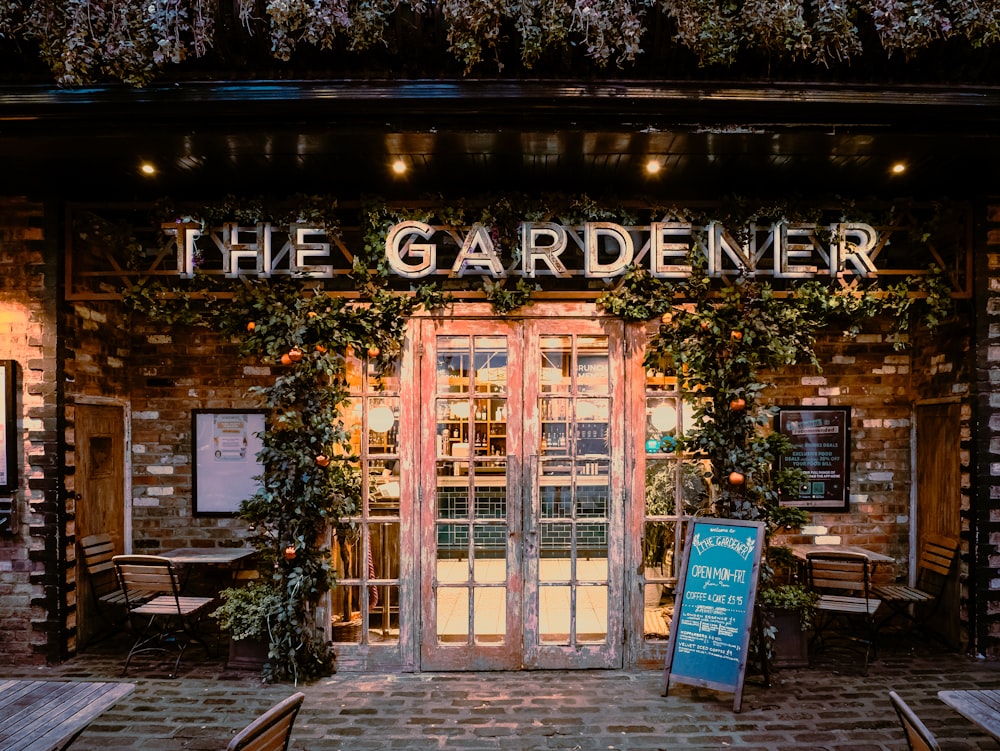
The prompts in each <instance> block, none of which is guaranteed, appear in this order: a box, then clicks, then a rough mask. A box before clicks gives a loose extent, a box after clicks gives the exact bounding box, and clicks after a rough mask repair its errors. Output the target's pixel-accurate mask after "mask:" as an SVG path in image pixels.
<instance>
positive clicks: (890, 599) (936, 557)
mask: <svg viewBox="0 0 1000 751" xmlns="http://www.w3.org/2000/svg"><path fill="white" fill-rule="evenodd" d="M957 553H958V540H955V539H954V538H951V537H944V536H943V535H928V536H927V537H925V538H924V539H923V547H922V549H921V552H920V559H919V561H918V562H917V582H916V586H914V587H910V586H907V585H905V584H887V585H884V586H879V587H876V588H875V589H874V593H875V596H876V597H878V598H879V599H880V600H882V602H884V603H885V605H886V608H887V609H888V610H889V613H888V615H886V616H885V617H884V618H882V619H881V621H879V624H878V625H879V628H880V629H881V628H883V627H884V626H886V625H887V624H888V623H889V622H890V621H893V620H895V619H896V618H898V617H903V618H906V619H908V620H909V621H910V623H911V624H912V625H913V626H921V625H922V624H923V622H924V621H926V619H927V618H929V617H930V616H931V614H933V613H934V611H935V610H937V607H938V605H940V603H941V595H942V594H943V592H944V589H945V586H946V585H947V583H948V576H949V574H950V573H951V567H952V565H953V564H954V561H955V558H956V556H957Z"/></svg>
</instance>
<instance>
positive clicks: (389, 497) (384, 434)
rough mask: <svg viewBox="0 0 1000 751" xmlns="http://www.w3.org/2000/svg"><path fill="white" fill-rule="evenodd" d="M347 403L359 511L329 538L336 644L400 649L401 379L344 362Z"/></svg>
mask: <svg viewBox="0 0 1000 751" xmlns="http://www.w3.org/2000/svg"><path fill="white" fill-rule="evenodd" d="M347 382H348V386H349V388H350V391H351V401H350V403H349V404H347V405H345V408H344V411H343V419H344V426H345V428H346V429H347V430H348V432H349V433H350V436H351V454H352V456H353V457H354V458H355V461H356V466H357V467H358V469H359V470H360V475H361V500H362V502H361V506H360V508H359V509H358V512H357V513H356V514H355V515H354V516H352V517H350V518H348V519H345V520H343V523H342V524H341V525H340V526H339V527H338V528H337V529H336V530H335V531H334V536H333V542H332V546H331V554H332V559H333V560H332V565H333V567H334V569H335V570H336V572H337V586H336V587H335V588H334V589H333V591H332V593H331V597H332V603H331V605H332V606H331V618H332V625H333V641H334V642H336V643H340V644H380V643H381V644H385V643H390V644H395V643H398V641H399V625H400V624H399V618H400V613H399V556H400V549H399V543H400V534H399V531H400V515H399V496H400V485H399V480H400V477H399V427H400V425H399V414H400V397H399V376H398V372H397V371H396V370H395V369H393V370H390V371H389V372H388V373H384V374H383V376H382V377H381V378H379V377H378V374H377V373H376V372H375V369H374V366H373V364H372V363H371V362H370V361H369V360H368V358H366V357H362V356H360V355H358V354H357V353H351V354H349V356H348V360H347Z"/></svg>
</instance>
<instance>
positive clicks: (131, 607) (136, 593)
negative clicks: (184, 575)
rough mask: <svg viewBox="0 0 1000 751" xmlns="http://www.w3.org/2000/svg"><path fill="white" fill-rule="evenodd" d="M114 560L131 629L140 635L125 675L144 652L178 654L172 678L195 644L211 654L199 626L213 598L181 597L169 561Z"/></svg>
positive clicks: (133, 557) (144, 558)
mask: <svg viewBox="0 0 1000 751" xmlns="http://www.w3.org/2000/svg"><path fill="white" fill-rule="evenodd" d="M112 561H113V562H114V566H115V571H116V573H117V575H118V584H119V586H120V587H121V590H122V593H123V594H124V595H125V607H126V609H127V611H128V614H129V619H130V620H131V621H132V628H133V629H135V632H136V633H137V634H138V635H139V636H138V638H137V639H136V642H135V644H133V645H132V649H130V650H129V653H128V656H127V657H126V658H125V666H124V667H123V668H122V675H123V676H124V675H125V674H126V673H127V672H128V666H129V663H130V662H131V661H132V658H133V657H134V656H135V655H137V654H141V653H144V652H167V653H169V652H173V651H176V652H177V659H176V660H175V661H174V669H173V672H172V673H171V674H170V676H171V677H172V678H173V677H176V675H177V668H178V667H179V666H180V664H181V657H183V656H184V650H186V649H187V647H188V645H189V644H190V643H191V642H192V641H194V642H197V643H198V644H200V645H201V647H202V649H204V650H205V652H206V654H209V653H210V650H209V648H208V644H206V643H205V641H204V640H202V638H201V636H200V635H199V634H198V630H197V626H198V621H199V620H200V619H201V616H202V615H203V614H204V613H205V611H206V610H207V609H208V607H209V605H211V604H212V602H213V601H214V600H213V598H211V597H183V596H181V591H180V587H179V586H178V583H177V573H176V571H175V570H174V567H173V564H172V563H171V561H170V559H169V558H163V557H162V556H158V555H116V556H115V557H114V558H112ZM147 619H148V620H147Z"/></svg>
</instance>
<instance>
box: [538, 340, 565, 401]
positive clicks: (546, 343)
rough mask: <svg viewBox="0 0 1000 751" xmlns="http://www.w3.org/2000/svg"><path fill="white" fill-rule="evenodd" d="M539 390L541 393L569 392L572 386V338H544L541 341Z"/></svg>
mask: <svg viewBox="0 0 1000 751" xmlns="http://www.w3.org/2000/svg"><path fill="white" fill-rule="evenodd" d="M539 355H540V360H541V363H540V364H541V370H540V371H539V372H540V380H541V383H540V384H539V390H540V391H541V392H542V393H553V392H560V391H569V390H570V387H571V386H572V375H571V374H572V372H573V371H572V368H571V362H572V359H573V338H572V337H569V336H545V337H542V339H541V351H540V353H539Z"/></svg>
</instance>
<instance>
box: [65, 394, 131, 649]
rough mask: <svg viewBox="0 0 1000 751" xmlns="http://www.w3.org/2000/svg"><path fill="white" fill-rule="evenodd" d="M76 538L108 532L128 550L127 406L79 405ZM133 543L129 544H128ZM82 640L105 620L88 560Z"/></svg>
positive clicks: (82, 580)
mask: <svg viewBox="0 0 1000 751" xmlns="http://www.w3.org/2000/svg"><path fill="white" fill-rule="evenodd" d="M75 409H76V461H77V467H76V476H75V477H76V493H77V498H76V538H77V539H78V540H79V539H81V538H83V537H86V536H87V535H92V534H97V533H101V532H106V533H107V534H109V535H111V539H112V540H113V541H114V545H115V550H116V552H118V553H124V552H126V551H127V547H126V535H127V533H128V530H126V524H125V505H126V504H125V443H126V441H125V409H124V407H122V406H120V405H104V404H101V405H96V404H77V405H76V408H75ZM129 547H130V546H129ZM76 581H77V639H78V641H79V643H80V645H81V646H85V645H86V643H87V642H88V641H90V640H91V639H92V638H93V637H94V636H95V635H96V631H97V629H98V627H100V626H102V625H103V623H102V621H101V620H100V618H99V617H98V615H97V613H96V612H94V606H93V600H92V598H91V594H90V589H89V581H88V580H87V573H86V570H85V569H84V566H83V563H82V562H80V561H78V562H77V571H76Z"/></svg>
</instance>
